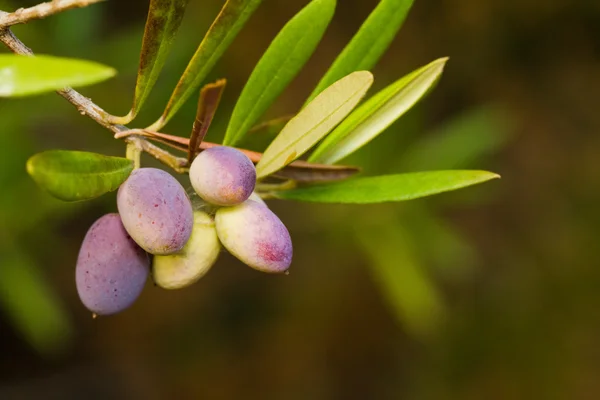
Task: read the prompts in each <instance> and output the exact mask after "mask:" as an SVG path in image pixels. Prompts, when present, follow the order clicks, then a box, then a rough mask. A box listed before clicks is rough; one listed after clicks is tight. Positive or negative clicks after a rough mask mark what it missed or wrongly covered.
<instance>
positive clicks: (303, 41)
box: [223, 0, 336, 146]
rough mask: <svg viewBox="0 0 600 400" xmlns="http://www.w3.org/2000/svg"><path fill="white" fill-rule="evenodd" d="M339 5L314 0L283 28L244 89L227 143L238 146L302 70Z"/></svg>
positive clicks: (224, 142) (232, 118) (232, 120)
mask: <svg viewBox="0 0 600 400" xmlns="http://www.w3.org/2000/svg"><path fill="white" fill-rule="evenodd" d="M335 4H336V2H335V0H313V1H311V2H310V3H309V4H308V5H307V6H306V7H304V8H303V9H302V10H301V11H300V12H299V13H298V14H296V15H295V16H294V18H292V19H291V20H290V21H289V22H288V23H287V24H286V25H285V26H284V27H283V29H282V30H281V31H280V32H279V34H278V35H277V36H276V37H275V39H274V40H273V42H271V44H270V45H269V48H268V49H267V51H266V52H265V54H264V55H263V56H262V57H261V59H260V61H259V62H258V64H257V65H256V67H255V68H254V71H252V74H251V75H250V78H249V79H248V82H247V83H246V86H245V87H244V90H242V94H241V95H240V98H239V99H238V101H237V103H236V105H235V108H234V110H233V114H232V115H231V120H230V121H229V125H228V126H227V132H226V133H225V139H224V141H223V144H225V145H226V146H233V145H235V144H236V143H237V142H238V141H239V140H240V139H241V138H242V137H243V136H244V135H245V134H246V133H247V132H248V131H249V130H250V128H252V126H254V124H255V123H256V122H257V121H258V119H259V118H260V117H261V116H262V115H263V114H264V113H265V111H267V109H268V108H269V106H271V104H273V102H274V101H275V99H277V97H278V96H279V95H280V94H281V92H283V90H284V89H285V88H286V87H287V86H288V84H289V83H290V82H291V81H292V79H293V78H294V77H295V76H296V75H297V74H298V72H300V70H301V69H302V67H303V66H304V64H305V63H306V62H307V61H308V59H309V58H310V56H311V55H312V54H313V52H314V50H315V48H316V47H317V44H318V43H319V42H320V41H321V38H322V37H323V34H324V33H325V29H326V28H327V25H329V22H330V21H331V18H332V17H333V12H334V11H335Z"/></svg>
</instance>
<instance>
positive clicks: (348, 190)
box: [274, 170, 499, 204]
mask: <svg viewBox="0 0 600 400" xmlns="http://www.w3.org/2000/svg"><path fill="white" fill-rule="evenodd" d="M495 178H499V176H498V175H496V174H494V173H492V172H487V171H471V170H450V171H431V172H414V173H409V174H399V175H383V176H374V177H366V178H356V179H350V180H347V181H343V182H336V183H331V184H324V185H315V186H309V187H304V188H298V189H291V190H285V191H281V192H275V193H274V195H275V196H276V197H278V198H280V199H286V200H299V201H311V202H320V203H355V204H369V203H382V202H390V201H403V200H412V199H416V198H419V197H425V196H430V195H433V194H437V193H442V192H448V191H451V190H456V189H460V188H463V187H467V186H471V185H475V184H477V183H482V182H485V181H488V180H490V179H495Z"/></svg>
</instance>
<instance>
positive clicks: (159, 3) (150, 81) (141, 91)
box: [122, 0, 189, 123]
mask: <svg viewBox="0 0 600 400" xmlns="http://www.w3.org/2000/svg"><path fill="white" fill-rule="evenodd" d="M188 2H189V0H151V1H150V8H149V10H148V19H147V20H146V29H145V31H144V41H143V43H142V51H141V53H140V67H139V70H138V75H137V82H136V85H135V96H134V98H133V106H132V108H131V111H130V112H129V115H128V116H127V117H125V120H124V121H122V122H123V123H127V122H130V121H131V120H132V119H133V118H135V116H136V115H137V114H138V112H139V111H140V109H141V108H142V105H143V104H144V102H145V101H146V99H147V98H148V95H149V94H150V91H151V90H152V87H153V86H154V84H155V83H156V80H157V79H158V76H159V74H160V71H161V70H162V68H163V66H164V64H165V61H166V59H167V55H168V54H169V50H170V49H171V43H172V42H173V39H174V37H175V34H176V33H177V30H178V29H179V25H180V24H181V20H182V19H183V15H184V13H185V8H186V6H187V4H188Z"/></svg>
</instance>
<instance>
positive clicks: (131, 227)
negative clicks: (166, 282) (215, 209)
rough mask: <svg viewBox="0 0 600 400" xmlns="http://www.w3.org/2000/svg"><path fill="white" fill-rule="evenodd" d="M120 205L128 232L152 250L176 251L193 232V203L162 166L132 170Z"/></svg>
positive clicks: (148, 250) (154, 251)
mask: <svg viewBox="0 0 600 400" xmlns="http://www.w3.org/2000/svg"><path fill="white" fill-rule="evenodd" d="M117 207H118V208H119V214H120V215H121V219H122V220H123V226H125V229H126V230H127V232H128V233H129V235H131V237H132V238H133V240H135V241H136V242H137V244H139V245H140V246H141V247H142V248H143V249H144V250H146V251H147V252H148V253H150V254H160V255H164V254H171V253H174V252H177V251H179V250H181V249H182V248H183V246H185V244H186V243H187V241H188V239H189V238H190V235H191V234H192V227H193V225H194V216H193V212H192V203H191V202H190V199H189V197H188V196H187V194H186V192H185V189H184V188H183V186H181V184H180V183H179V182H177V180H176V179H175V178H174V177H172V176H171V175H170V174H169V173H167V172H165V171H163V170H161V169H156V168H140V169H136V170H135V171H133V172H132V173H131V175H130V176H129V178H127V180H126V181H125V182H124V183H123V184H122V185H121V187H120V188H119V192H118V194H117Z"/></svg>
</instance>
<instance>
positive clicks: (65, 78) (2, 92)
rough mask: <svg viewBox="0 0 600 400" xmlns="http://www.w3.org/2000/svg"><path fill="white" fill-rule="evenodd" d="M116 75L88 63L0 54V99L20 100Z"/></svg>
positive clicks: (55, 58) (88, 83)
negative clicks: (11, 98) (15, 98)
mask: <svg viewBox="0 0 600 400" xmlns="http://www.w3.org/2000/svg"><path fill="white" fill-rule="evenodd" d="M115 73H116V71H115V70H114V69H112V68H110V67H107V66H105V65H101V64H98V63H95V62H91V61H85V60H77V59H72V58H59V57H52V56H43V55H42V56H35V57H33V56H22V55H16V54H0V97H21V96H29V95H34V94H39V93H44V92H51V91H54V90H60V89H63V88H65V87H67V86H72V87H78V86H86V85H91V84H94V83H98V82H101V81H103V80H106V79H108V78H110V77H112V76H114V75H115Z"/></svg>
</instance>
